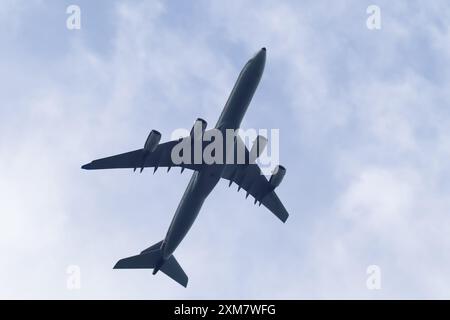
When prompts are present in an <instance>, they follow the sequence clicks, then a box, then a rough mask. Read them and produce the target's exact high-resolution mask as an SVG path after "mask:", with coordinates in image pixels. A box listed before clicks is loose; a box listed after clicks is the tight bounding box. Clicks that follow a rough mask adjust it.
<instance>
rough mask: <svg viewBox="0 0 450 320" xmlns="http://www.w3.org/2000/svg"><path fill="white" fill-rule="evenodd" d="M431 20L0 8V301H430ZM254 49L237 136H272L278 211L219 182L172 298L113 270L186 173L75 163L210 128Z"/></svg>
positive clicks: (439, 292)
mask: <svg viewBox="0 0 450 320" xmlns="http://www.w3.org/2000/svg"><path fill="white" fill-rule="evenodd" d="M70 4H77V5H78V6H79V7H80V8H81V29H80V30H68V29H67V28H66V19H67V17H68V14H66V8H67V6H69V5H70ZM369 5H377V6H379V8H380V9H381V29H380V30H369V29H368V28H367V26H366V20H367V18H368V17H369V15H368V14H367V13H366V9H367V7H368V6H369ZM449 23H450V3H449V2H448V1H446V0H442V1H432V2H427V3H425V2H424V1H418V0H417V1H395V2H393V1H376V2H375V1H356V0H355V1H351V0H340V1H302V2H301V3H300V1H289V2H288V1H277V2H274V1H258V2H256V1H240V0H239V1H237V0H236V1H233V0H229V1H214V2H211V1H195V2H192V3H191V2H189V4H188V3H187V2H185V1H156V0H155V1H106V0H104V1H100V0H98V1H81V0H80V1H56V0H53V1H52V0H47V1H45V0H3V1H1V4H0V38H1V40H2V45H1V50H0V70H1V72H0V88H1V89H0V102H1V104H0V165H1V168H2V170H1V174H0V250H1V252H2V254H1V258H0V298H63V299H69V298H75V299H78V298H114V299H116V298H142V299H152V298H159V299H164V298H210V299H215V298H277V299H278V298H287V299H292V298H363V299H365V298H370V299H380V298H449V297H450V197H449V196H448V195H449V193H450V182H449V181H450V169H449V168H450V167H449V163H450V162H449V159H450V109H449V107H448V101H450V91H449V90H448V88H449V85H450V70H449V69H448V68H447V66H448V65H449V62H450V41H449V40H450V34H449V27H448V25H449ZM262 46H266V47H267V50H268V52H267V62H266V69H265V73H264V75H263V78H262V81H261V84H260V86H259V89H258V91H257V93H256V95H255V97H254V99H253V101H252V103H251V105H250V107H249V109H248V112H247V115H246V117H245V119H244V122H243V127H245V128H268V129H270V128H277V129H280V160H281V163H282V164H283V165H285V167H286V168H287V175H286V177H285V180H284V182H283V183H282V185H281V186H280V187H279V189H278V195H279V197H280V198H281V199H282V200H283V202H284V204H285V206H286V208H287V209H288V211H289V212H290V214H291V216H290V218H289V220H288V221H287V223H286V224H283V223H281V222H279V221H278V220H277V219H276V218H275V217H274V216H272V215H271V214H270V212H268V211H267V210H266V209H265V208H263V207H255V206H253V202H252V201H251V200H247V201H246V200H245V197H244V194H243V193H242V192H241V193H237V192H236V188H235V186H234V187H233V188H232V189H231V190H230V189H228V186H227V185H228V184H227V183H226V182H225V181H223V182H219V184H218V186H217V187H216V189H215V190H214V191H213V193H212V194H211V195H210V197H209V198H208V199H207V201H206V202H205V204H204V206H203V209H202V211H201V212H200V215H199V217H198V219H197V221H196V222H195V224H194V226H193V228H192V229H191V231H190V233H189V234H188V236H187V237H186V239H185V241H184V242H183V243H182V244H181V245H180V247H179V248H178V249H177V251H176V257H177V259H178V261H179V262H180V264H181V265H182V266H183V268H184V270H185V271H186V273H187V274H188V275H189V285H188V287H187V288H186V289H185V288H183V287H181V286H179V285H178V284H177V283H175V282H173V281H172V280H171V279H169V278H168V277H165V276H164V275H160V274H158V275H157V276H152V275H151V271H149V270H113V269H112V267H113V265H114V264H115V262H116V261H117V260H118V259H120V258H123V257H126V256H129V255H133V254H136V253H138V252H139V251H140V250H142V249H144V248H146V247H148V246H149V245H151V244H154V243H156V242H158V241H160V240H161V239H162V238H163V237H164V235H165V233H166V230H167V227H168V225H169V223H170V221H171V219H172V216H173V214H174V212H175V209H176V207H177V205H178V202H179V200H180V198H181V196H182V194H183V192H184V189H185V187H186V185H187V183H188V180H189V178H190V175H191V173H189V172H187V171H185V172H184V173H183V175H180V174H179V171H178V170H172V171H171V172H170V173H165V172H164V170H161V171H160V172H157V173H156V174H155V175H154V176H153V175H152V173H151V171H150V170H149V171H144V173H143V174H141V175H139V174H133V173H132V171H131V170H125V171H120V170H116V171H101V172H100V171H96V172H92V171H91V172H88V171H83V170H81V169H80V166H81V165H82V164H84V163H86V162H89V161H90V160H92V159H95V158H99V157H103V156H107V155H112V154H116V153H121V152H125V151H128V150H134V149H136V148H140V147H141V146H142V145H143V143H144V141H145V138H146V136H147V135H148V132H149V131H150V130H151V129H157V130H160V131H161V132H162V134H163V140H167V139H169V137H170V135H171V133H172V131H173V130H174V129H177V128H190V127H191V126H192V125H193V123H194V120H195V119H196V118H197V117H202V118H204V119H206V120H207V121H208V122H209V124H210V125H214V123H215V122H216V120H217V117H218V116H219V114H220V112H221V110H222V107H223V105H224V103H225V101H226V99H227V97H228V94H229V92H230V90H231V88H232V86H233V84H234V81H235V79H236V77H237V75H238V73H239V71H240V69H241V68H242V66H243V65H244V64H245V62H246V61H247V59H248V58H250V57H251V56H252V55H253V54H254V53H255V52H256V51H257V50H258V49H259V48H261V47H262ZM371 265H376V266H378V268H379V270H380V271H381V288H380V290H369V289H368V287H367V283H366V282H367V279H368V278H369V275H368V274H367V269H368V267H369V266H371ZM70 266H76V267H75V268H76V270H79V271H80V288H78V289H77V288H75V289H73V288H72V289H71V287H70V286H69V287H68V286H67V283H68V281H69V283H70V279H72V278H70V274H68V273H67V272H68V271H71V270H74V269H71V268H73V267H70ZM77 268H78V269H77Z"/></svg>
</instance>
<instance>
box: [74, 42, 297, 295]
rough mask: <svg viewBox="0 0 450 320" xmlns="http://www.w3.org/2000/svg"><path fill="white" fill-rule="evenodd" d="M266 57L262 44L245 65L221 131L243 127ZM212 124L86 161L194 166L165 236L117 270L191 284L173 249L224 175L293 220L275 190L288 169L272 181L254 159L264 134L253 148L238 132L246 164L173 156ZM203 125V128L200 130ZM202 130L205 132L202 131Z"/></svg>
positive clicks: (107, 165)
mask: <svg viewBox="0 0 450 320" xmlns="http://www.w3.org/2000/svg"><path fill="white" fill-rule="evenodd" d="M265 62H266V48H262V49H260V50H259V51H258V52H257V53H256V54H255V55H254V56H253V57H252V58H251V59H250V60H249V61H248V62H247V63H246V64H245V66H244V68H243V69H242V71H241V72H240V74H239V77H238V79H237V81H236V83H235V85H234V87H233V90H232V91H231V94H230V96H229V98H228V100H227V102H226V104H225V107H224V108H223V110H222V113H221V115H220V117H219V119H218V121H217V124H216V126H215V128H214V129H215V130H218V131H219V132H222V133H224V132H225V131H226V130H229V129H234V130H236V129H239V127H240V124H241V122H242V119H243V117H244V115H245V112H246V111H247V108H248V106H249V104H250V101H251V100H252V98H253V95H254V93H255V91H256V88H257V86H258V84H259V82H260V79H261V77H262V74H263V71H264V66H265ZM206 126H207V123H206V121H205V120H203V119H201V118H198V119H197V120H196V121H195V123H194V126H193V128H192V130H191V132H190V135H189V136H188V137H185V138H180V139H178V140H173V141H169V142H165V143H161V144H160V143H159V142H160V139H161V134H160V133H159V132H158V131H156V130H152V131H151V132H150V134H149V135H148V137H147V140H146V141H145V144H144V147H143V148H141V149H138V150H135V151H131V152H127V153H123V154H119V155H115V156H111V157H107V158H102V159H98V160H94V161H92V162H90V163H88V164H85V165H83V166H82V169H87V170H92V169H116V168H130V169H133V170H134V171H136V169H137V168H140V171H141V172H142V170H144V168H147V167H152V168H154V172H155V171H156V170H157V169H158V168H159V167H166V168H167V171H169V170H170V168H172V167H181V172H183V170H185V169H191V170H193V171H194V172H193V174H192V177H191V179H190V181H189V184H188V186H187V188H186V191H185V192H184V194H183V197H182V198H181V201H180V203H179V205H178V208H177V210H176V212H175V215H174V217H173V219H172V222H171V224H170V226H169V229H168V231H167V234H166V237H165V238H164V240H162V241H160V242H158V243H156V244H154V245H152V246H150V247H149V248H147V249H145V250H143V251H142V252H141V253H140V254H138V255H134V256H131V257H128V258H124V259H121V260H119V261H118V262H117V263H116V265H115V266H114V269H153V274H156V273H157V272H158V271H159V270H161V271H162V272H163V273H165V274H166V275H167V276H169V277H170V278H172V279H173V280H175V281H176V282H178V283H179V284H181V285H182V286H184V287H186V286H187V283H188V276H187V275H186V273H185V272H184V270H183V269H182V268H181V266H180V265H179V264H178V262H177V260H176V259H175V257H174V256H173V253H174V251H175V249H176V248H177V247H178V245H179V244H180V243H181V241H182V240H183V238H184V237H185V236H186V234H187V232H188V231H189V229H190V228H191V226H192V224H193V222H194V220H195V219H196V218H197V215H198V213H199V211H200V209H201V207H202V205H203V202H204V201H205V199H206V198H207V197H208V195H209V194H210V192H211V191H212V190H213V189H214V187H215V186H216V185H217V183H218V182H219V180H220V179H226V180H229V186H231V184H232V183H233V182H234V183H236V184H237V185H238V191H239V190H240V189H241V188H242V189H244V190H245V191H247V194H246V197H248V196H249V195H252V196H253V197H254V199H255V204H256V203H257V202H259V205H261V204H263V205H264V206H265V207H266V208H268V209H269V210H270V211H271V212H272V213H273V214H274V215H275V216H276V217H277V218H278V219H280V220H281V221H282V222H285V221H286V220H287V218H288V216H289V214H288V212H287V211H286V209H285V207H284V206H283V204H282V202H281V201H280V199H279V198H278V196H277V194H276V193H275V189H276V188H277V187H278V186H279V185H280V183H281V182H282V180H283V178H284V175H285V173H286V169H285V168H284V167H283V166H281V165H277V166H276V167H275V169H274V170H273V173H272V174H271V177H270V179H269V180H268V179H267V178H266V176H264V175H263V174H262V171H261V168H260V167H259V166H258V164H257V163H255V162H254V160H250V156H249V155H251V154H256V157H259V156H260V155H261V153H262V151H263V150H264V148H265V146H266V143H267V139H266V138H264V137H263V136H257V138H256V139H255V142H254V143H253V145H252V148H251V151H249V150H248V149H247V148H246V147H245V144H244V143H243V142H242V139H241V138H240V137H239V136H236V137H235V139H234V147H235V150H236V149H237V148H238V146H239V145H240V146H242V145H244V149H245V161H244V163H243V164H242V163H238V162H237V161H235V162H233V163H231V164H230V163H228V162H226V163H225V162H224V163H213V164H205V163H195V161H194V162H193V161H184V162H181V163H176V162H175V161H174V160H173V156H172V150H173V148H174V147H175V146H176V145H177V144H178V143H180V141H181V140H182V139H190V140H189V141H190V142H191V143H192V144H193V143H195V142H196V141H198V140H199V139H202V135H205V134H206V133H207V132H208V131H206ZM197 128H199V129H198V130H197ZM211 130H213V129H211ZM199 131H200V134H199V133H198V132H199ZM207 144H208V142H204V141H202V142H201V147H203V148H204V147H205V146H206V145H207ZM225 152H226V151H225Z"/></svg>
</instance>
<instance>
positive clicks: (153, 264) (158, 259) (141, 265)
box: [114, 241, 188, 287]
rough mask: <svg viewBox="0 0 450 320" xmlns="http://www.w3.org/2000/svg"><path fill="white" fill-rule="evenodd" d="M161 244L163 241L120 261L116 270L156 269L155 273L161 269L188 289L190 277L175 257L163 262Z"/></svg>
mask: <svg viewBox="0 0 450 320" xmlns="http://www.w3.org/2000/svg"><path fill="white" fill-rule="evenodd" d="M161 244H162V241H160V242H158V243H157V244H155V245H153V246H151V247H150V248H148V249H146V250H144V251H143V252H142V253H141V254H138V255H135V256H131V257H128V258H124V259H121V260H119V261H118V262H117V263H116V265H115V266H114V269H155V273H156V272H157V271H158V269H159V270H161V271H162V272H163V273H165V274H166V275H167V276H169V277H170V278H172V279H173V280H175V281H176V282H178V283H179V284H181V285H182V286H183V287H186V286H187V283H188V276H187V275H186V273H185V272H184V271H183V269H182V268H181V266H180V265H179V264H178V262H177V260H176V259H175V257H174V256H173V255H172V256H170V257H169V258H168V259H167V260H163V257H162V252H161Z"/></svg>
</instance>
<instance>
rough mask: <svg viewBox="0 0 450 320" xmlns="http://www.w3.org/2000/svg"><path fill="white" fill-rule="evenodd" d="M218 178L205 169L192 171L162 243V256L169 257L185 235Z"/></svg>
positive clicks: (216, 174)
mask: <svg viewBox="0 0 450 320" xmlns="http://www.w3.org/2000/svg"><path fill="white" fill-rule="evenodd" d="M219 180H220V173H218V172H211V171H210V170H205V171H202V172H194V174H193V175H192V178H191V180H190V181H189V185H188V187H187V188H186V191H185V192H184V195H183V197H182V199H181V201H180V204H179V205H178V208H177V211H176V212H175V216H174V218H173V220H172V223H171V225H170V227H169V230H168V232H167V235H166V239H165V241H164V242H165V244H164V256H165V257H166V258H167V257H169V256H170V255H171V254H172V253H173V252H174V251H175V249H176V248H177V247H178V245H179V244H180V242H181V241H182V240H183V238H184V237H185V236H186V234H187V232H188V231H189V229H190V228H191V226H192V224H193V223H194V221H195V219H196V218H197V216H198V213H199V212H200V209H201V207H202V205H203V202H204V201H205V199H206V197H208V195H209V194H210V192H211V191H212V190H213V189H214V187H215V186H216V184H217V182H218V181H219Z"/></svg>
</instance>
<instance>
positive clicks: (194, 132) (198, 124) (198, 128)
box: [190, 118, 208, 139]
mask: <svg viewBox="0 0 450 320" xmlns="http://www.w3.org/2000/svg"><path fill="white" fill-rule="evenodd" d="M207 125H208V123H207V122H206V121H205V120H203V119H202V118H198V119H197V120H195V122H194V126H193V127H192V129H191V134H190V135H191V137H192V138H194V139H201V138H202V137H203V133H204V132H205V130H206V126H207Z"/></svg>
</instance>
